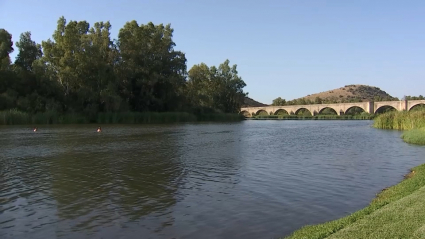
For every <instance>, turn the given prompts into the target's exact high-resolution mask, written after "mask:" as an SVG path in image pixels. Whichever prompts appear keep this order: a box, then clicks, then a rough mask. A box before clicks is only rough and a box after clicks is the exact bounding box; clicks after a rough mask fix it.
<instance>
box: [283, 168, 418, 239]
mask: <svg viewBox="0 0 425 239" xmlns="http://www.w3.org/2000/svg"><path fill="white" fill-rule="evenodd" d="M424 186H425V164H423V165H420V166H418V167H415V168H413V169H412V171H411V172H410V173H409V174H408V175H406V179H405V180H403V181H402V182H401V183H399V184H397V185H395V186H392V187H390V188H387V189H384V190H383V191H382V192H381V193H379V194H378V195H377V197H376V198H375V199H374V200H373V201H372V202H371V204H370V205H369V206H367V207H366V208H364V209H362V210H360V211H357V212H355V213H353V214H351V215H349V216H347V217H344V218H341V219H338V220H335V221H330V222H327V223H324V224H319V225H313V226H306V227H303V228H301V229H300V230H298V231H295V232H294V233H293V234H292V235H290V236H289V237H287V238H292V239H295V238H317V239H318V238H424V237H425V208H424V207H423V205H424V204H425V187H424Z"/></svg>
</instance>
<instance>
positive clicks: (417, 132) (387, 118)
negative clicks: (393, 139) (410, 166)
mask: <svg viewBox="0 0 425 239" xmlns="http://www.w3.org/2000/svg"><path fill="white" fill-rule="evenodd" d="M373 126H374V127H375V128H379V129H395V130H406V131H405V132H403V134H402V135H401V138H402V139H403V140H404V141H405V142H407V143H412V144H421V145H425V110H415V111H392V112H387V113H385V114H382V115H379V116H378V117H376V119H375V122H374V124H373Z"/></svg>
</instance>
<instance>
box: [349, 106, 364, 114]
mask: <svg viewBox="0 0 425 239" xmlns="http://www.w3.org/2000/svg"><path fill="white" fill-rule="evenodd" d="M363 112H366V110H365V109H363V107H360V106H352V107H350V108H348V109H347V110H346V111H345V112H344V114H345V115H356V114H361V113H363Z"/></svg>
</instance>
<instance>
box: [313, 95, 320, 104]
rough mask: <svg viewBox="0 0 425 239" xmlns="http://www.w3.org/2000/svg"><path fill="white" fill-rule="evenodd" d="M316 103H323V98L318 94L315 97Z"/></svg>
mask: <svg viewBox="0 0 425 239" xmlns="http://www.w3.org/2000/svg"><path fill="white" fill-rule="evenodd" d="M314 103H315V104H322V99H321V98H320V97H319V96H317V97H316V98H315V99H314Z"/></svg>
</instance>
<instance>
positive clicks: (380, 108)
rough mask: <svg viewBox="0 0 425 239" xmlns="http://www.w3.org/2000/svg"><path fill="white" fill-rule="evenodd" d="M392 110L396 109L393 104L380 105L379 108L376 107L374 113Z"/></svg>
mask: <svg viewBox="0 0 425 239" xmlns="http://www.w3.org/2000/svg"><path fill="white" fill-rule="evenodd" d="M393 110H395V111H397V109H396V108H395V107H394V106H391V105H383V106H380V107H379V108H377V109H376V110H375V114H382V113H385V112H388V111H393Z"/></svg>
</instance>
